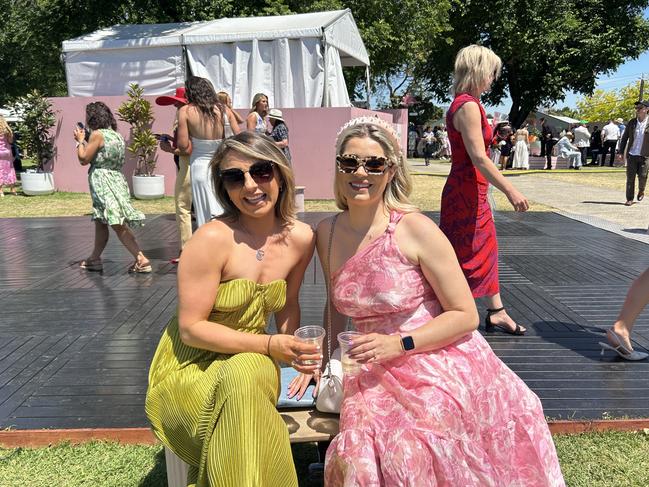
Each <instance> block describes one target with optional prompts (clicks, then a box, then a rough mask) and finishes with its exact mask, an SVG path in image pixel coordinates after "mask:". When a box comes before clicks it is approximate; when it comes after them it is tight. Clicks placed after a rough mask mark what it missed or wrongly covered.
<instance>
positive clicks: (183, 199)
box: [155, 87, 192, 264]
mask: <svg viewBox="0 0 649 487" xmlns="http://www.w3.org/2000/svg"><path fill="white" fill-rule="evenodd" d="M155 102H156V105H160V106H168V105H173V106H174V107H176V118H175V120H174V126H173V136H170V135H167V134H156V138H157V139H158V140H159V141H160V149H162V150H163V151H165V152H168V153H170V154H173V156H174V162H175V163H176V168H177V169H178V174H177V175H176V184H175V185H174V201H175V203H176V225H177V227H178V235H179V236H180V252H182V251H183V248H184V247H185V245H186V244H187V242H188V241H189V239H190V238H191V236H192V183H191V173H190V169H189V153H188V152H181V150H180V149H179V148H178V147H177V145H176V134H177V130H178V110H180V109H181V108H182V107H184V106H185V105H187V98H186V97H185V88H183V87H179V88H176V93H175V94H174V95H173V96H167V95H165V96H159V97H158V98H156V99H155ZM171 263H172V264H177V263H178V258H174V259H172V260H171Z"/></svg>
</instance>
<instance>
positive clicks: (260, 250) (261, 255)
mask: <svg viewBox="0 0 649 487" xmlns="http://www.w3.org/2000/svg"><path fill="white" fill-rule="evenodd" d="M239 224H240V225H241V228H243V230H244V231H245V232H246V233H247V234H248V235H249V236H250V237H251V239H253V238H254V237H253V235H252V233H250V231H248V229H247V228H246V227H245V225H244V224H243V223H241V222H239ZM269 237H271V236H269ZM269 237H266V239H264V243H263V245H262V246H261V247H259V248H258V249H256V250H257V251H256V253H255V258H256V259H257V260H258V261H259V262H261V261H262V260H264V256H265V255H266V251H265V250H264V247H266V243H267V240H268V238H269ZM255 247H256V245H253V250H254V248H255Z"/></svg>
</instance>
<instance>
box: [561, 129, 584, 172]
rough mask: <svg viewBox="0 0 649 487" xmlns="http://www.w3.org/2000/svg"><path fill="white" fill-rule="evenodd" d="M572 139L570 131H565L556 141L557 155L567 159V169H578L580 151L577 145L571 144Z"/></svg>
mask: <svg viewBox="0 0 649 487" xmlns="http://www.w3.org/2000/svg"><path fill="white" fill-rule="evenodd" d="M573 140H574V135H572V132H566V134H565V135H564V136H563V137H561V138H560V139H559V142H557V152H558V155H559V157H564V158H566V159H568V169H577V170H578V169H580V168H581V152H580V150H579V148H578V147H577V146H575V145H573V143H572V141H573Z"/></svg>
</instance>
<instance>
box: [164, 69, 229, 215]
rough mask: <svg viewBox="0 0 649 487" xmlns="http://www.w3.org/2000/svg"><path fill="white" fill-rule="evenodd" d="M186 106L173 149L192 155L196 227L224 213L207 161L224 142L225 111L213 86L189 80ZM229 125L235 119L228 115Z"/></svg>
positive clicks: (204, 82) (195, 79)
mask: <svg viewBox="0 0 649 487" xmlns="http://www.w3.org/2000/svg"><path fill="white" fill-rule="evenodd" d="M185 88H186V95H187V101H188V102H189V104H188V105H185V106H184V107H182V108H181V109H180V110H179V111H178V137H177V141H176V145H177V146H178V148H179V149H180V151H181V152H184V153H189V154H191V156H190V159H189V164H190V170H191V180H192V200H193V203H194V212H195V214H196V224H197V226H198V227H200V226H202V225H204V224H205V223H207V222H208V221H210V220H211V219H212V218H214V217H216V216H218V215H220V214H221V213H222V212H223V207H222V206H221V204H220V203H219V201H218V200H217V199H216V196H215V195H214V188H213V187H212V176H211V173H210V160H211V159H212V156H213V155H214V152H215V151H216V149H217V148H218V147H219V145H220V144H221V142H222V141H223V114H224V113H226V109H225V107H224V106H223V105H222V104H220V103H219V102H218V101H217V99H216V92H215V91H214V87H213V86H212V83H211V82H210V81H209V80H207V79H205V78H199V77H198V76H191V77H190V78H189V80H187V83H186V85H185ZM229 117H230V124H231V125H232V126H235V125H236V123H237V122H236V119H235V118H234V115H233V114H232V113H231V112H230V113H229Z"/></svg>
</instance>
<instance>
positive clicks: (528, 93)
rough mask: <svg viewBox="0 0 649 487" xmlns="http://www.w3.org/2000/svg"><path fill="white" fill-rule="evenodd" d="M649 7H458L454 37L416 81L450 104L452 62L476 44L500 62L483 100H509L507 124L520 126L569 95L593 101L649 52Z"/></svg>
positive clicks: (648, 1)
mask: <svg viewBox="0 0 649 487" xmlns="http://www.w3.org/2000/svg"><path fill="white" fill-rule="evenodd" d="M648 5H649V0H631V1H617V0H615V1H613V2H605V3H603V2H601V1H600V0H562V1H560V2H556V1H555V0H493V1H491V2H464V1H460V0H453V3H452V8H451V12H450V15H449V22H450V26H451V30H450V31H449V32H448V33H447V34H446V35H445V36H443V37H440V38H438V40H437V44H436V46H435V48H434V49H433V50H432V51H431V52H430V56H429V60H428V63H427V64H426V66H425V68H424V69H423V70H422V71H421V72H420V73H419V75H420V76H421V77H422V78H426V79H427V80H428V82H429V86H430V88H431V89H432V90H433V91H434V92H435V93H436V95H437V96H439V97H441V98H446V99H448V93H449V88H450V85H451V75H450V73H451V72H452V68H453V62H454V57H455V55H456V53H457V51H459V49H460V48H462V47H464V46H466V45H468V44H472V43H477V44H481V45H484V46H486V47H489V48H491V49H493V51H494V52H495V53H496V54H498V55H499V56H500V58H501V59H502V60H503V70H502V76H501V77H500V79H499V80H497V81H496V82H495V83H494V84H493V87H492V90H491V91H490V92H489V93H487V94H486V95H485V96H484V101H485V102H488V103H492V104H498V103H499V102H500V101H501V100H502V99H503V98H504V97H505V96H506V94H507V93H509V96H510V98H511V100H512V106H511V109H510V112H509V120H510V122H511V123H512V124H514V125H515V126H518V125H520V124H521V123H522V122H523V121H524V120H525V118H526V117H527V115H528V114H529V113H530V112H531V111H532V110H534V109H535V108H536V107H538V106H541V105H553V104H554V103H555V102H557V101H560V100H563V98H564V93H565V92H566V91H569V90H571V91H574V92H576V93H585V94H587V93H592V91H593V89H594V87H595V81H596V78H597V76H599V75H601V74H605V73H611V72H612V71H614V70H615V69H616V68H617V67H618V66H619V65H620V64H622V63H623V62H624V61H625V60H626V59H628V58H635V57H637V56H638V55H639V54H641V53H642V52H643V51H645V50H646V49H647V48H649V20H647V19H645V18H644V17H643V10H644V9H645V8H646V7H647V6H648Z"/></svg>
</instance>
